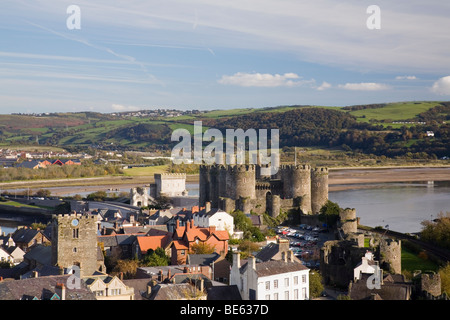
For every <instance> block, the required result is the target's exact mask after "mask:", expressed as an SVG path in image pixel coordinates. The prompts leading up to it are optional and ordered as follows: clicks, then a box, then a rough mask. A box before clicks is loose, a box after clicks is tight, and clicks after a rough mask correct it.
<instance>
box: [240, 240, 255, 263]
mask: <svg viewBox="0 0 450 320" xmlns="http://www.w3.org/2000/svg"><path fill="white" fill-rule="evenodd" d="M259 249H260V248H259V246H258V245H257V244H256V243H254V242H253V241H251V240H243V241H242V242H241V244H240V245H239V246H238V250H239V251H240V252H241V258H242V259H247V258H248V256H250V254H251V253H252V252H254V251H258V250H259Z"/></svg>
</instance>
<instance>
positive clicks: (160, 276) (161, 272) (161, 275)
mask: <svg viewBox="0 0 450 320" xmlns="http://www.w3.org/2000/svg"><path fill="white" fill-rule="evenodd" d="M158 275H159V276H158V281H160V282H163V281H164V275H163V271H162V270H159V273H158Z"/></svg>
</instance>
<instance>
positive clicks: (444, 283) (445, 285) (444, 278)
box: [439, 262, 450, 296]
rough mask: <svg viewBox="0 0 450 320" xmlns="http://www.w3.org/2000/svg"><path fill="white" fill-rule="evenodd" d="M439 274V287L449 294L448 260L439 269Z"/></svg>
mask: <svg viewBox="0 0 450 320" xmlns="http://www.w3.org/2000/svg"><path fill="white" fill-rule="evenodd" d="M439 275H440V276H441V289H442V292H445V293H446V294H447V295H448V296H450V262H447V264H446V265H445V266H444V267H442V268H441V269H439Z"/></svg>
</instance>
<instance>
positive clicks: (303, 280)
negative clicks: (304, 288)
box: [302, 274, 306, 283]
mask: <svg viewBox="0 0 450 320" xmlns="http://www.w3.org/2000/svg"><path fill="white" fill-rule="evenodd" d="M302 283H306V274H304V275H302Z"/></svg>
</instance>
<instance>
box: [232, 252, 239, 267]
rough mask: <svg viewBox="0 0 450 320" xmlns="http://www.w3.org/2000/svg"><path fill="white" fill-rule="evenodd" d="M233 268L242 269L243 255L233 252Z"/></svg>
mask: <svg viewBox="0 0 450 320" xmlns="http://www.w3.org/2000/svg"><path fill="white" fill-rule="evenodd" d="M233 266H236V267H237V268H238V269H239V268H240V267H241V254H240V253H239V252H233Z"/></svg>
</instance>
